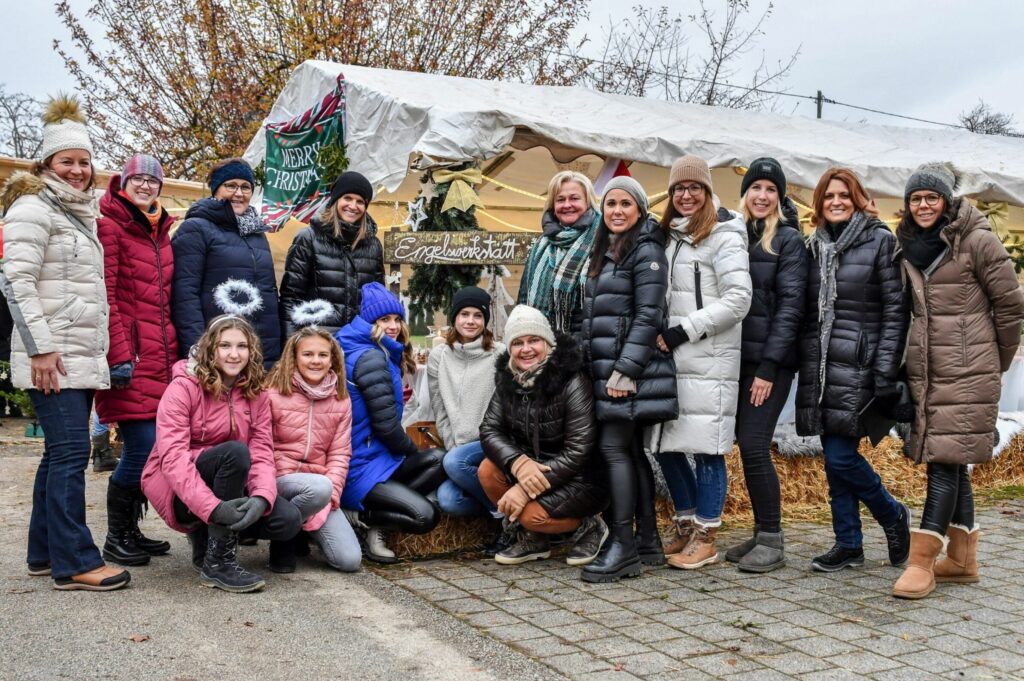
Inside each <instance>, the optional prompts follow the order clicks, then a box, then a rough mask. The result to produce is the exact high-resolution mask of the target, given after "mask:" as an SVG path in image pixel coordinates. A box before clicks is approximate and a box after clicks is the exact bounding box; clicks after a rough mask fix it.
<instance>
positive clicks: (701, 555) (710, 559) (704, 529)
mask: <svg viewBox="0 0 1024 681" xmlns="http://www.w3.org/2000/svg"><path fill="white" fill-rule="evenodd" d="M716 534H718V527H717V526H716V527H708V526H707V525H703V524H701V523H699V522H697V521H694V522H693V538H692V539H690V543H689V544H687V545H686V547H685V548H684V549H683V550H682V551H680V552H679V553H677V554H675V555H673V556H669V557H668V564H669V565H671V566H672V567H674V568H680V569H682V570H696V569H697V568H699V567H704V566H705V565H710V564H712V563H715V562H717V561H718V548H717V546H716V545H715V535H716Z"/></svg>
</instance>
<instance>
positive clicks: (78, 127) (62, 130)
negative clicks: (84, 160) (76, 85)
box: [39, 94, 93, 161]
mask: <svg viewBox="0 0 1024 681" xmlns="http://www.w3.org/2000/svg"><path fill="white" fill-rule="evenodd" d="M67 149H84V150H85V151H88V152H89V156H92V155H93V151H92V140H91V139H89V131H88V130H86V128H85V115H84V114H82V107H81V105H79V103H78V99H77V98H76V97H74V96H73V95H64V94H61V95H57V96H56V97H54V98H53V99H51V100H50V101H49V103H47V105H46V111H45V112H43V146H42V148H41V149H40V150H39V158H40V159H42V160H44V161H45V160H46V159H48V158H50V157H51V156H53V155H54V154H56V153H57V152H59V151H66V150H67Z"/></svg>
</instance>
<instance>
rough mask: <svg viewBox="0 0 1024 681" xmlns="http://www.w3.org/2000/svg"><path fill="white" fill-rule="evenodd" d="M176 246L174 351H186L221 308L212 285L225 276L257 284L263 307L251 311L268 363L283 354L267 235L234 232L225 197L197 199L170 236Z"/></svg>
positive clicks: (220, 312)
mask: <svg viewBox="0 0 1024 681" xmlns="http://www.w3.org/2000/svg"><path fill="white" fill-rule="evenodd" d="M171 248H172V249H173V250H174V286H173V291H172V298H171V315H172V317H173V319H174V327H175V330H176V331H177V332H178V354H179V355H181V357H187V356H188V351H189V348H191V347H192V346H193V345H194V344H195V343H196V342H197V341H198V340H199V337H200V336H201V335H203V331H204V330H205V329H206V324H207V322H209V321H210V320H211V319H213V318H214V317H217V316H218V315H221V314H223V313H224V312H223V310H221V309H220V308H218V307H217V305H216V303H214V302H213V290H214V289H215V288H217V286H218V285H220V284H222V283H223V282H225V281H227V280H228V279H242V280H244V281H247V282H249V283H251V284H253V285H254V286H256V288H258V289H259V291H260V295H261V296H262V297H263V305H262V307H261V308H260V309H259V310H258V311H257V312H255V313H253V314H251V315H249V321H250V322H252V323H253V326H254V327H255V328H256V333H257V334H259V337H260V342H261V343H262V345H263V359H264V361H265V363H266V364H267V365H268V366H269V365H270V364H271V363H273V362H275V361H277V359H278V358H279V357H280V356H281V323H280V321H279V318H278V309H277V308H278V303H277V278H276V276H275V275H274V257H273V256H272V255H271V253H270V243H269V242H268V241H267V235H266V234H263V233H260V234H250V235H249V236H242V235H241V234H240V233H239V232H238V222H237V220H236V219H235V213H234V211H232V210H231V204H230V203H229V202H228V201H221V200H218V199H214V198H208V199H202V200H200V201H196V202H195V203H193V204H192V206H191V207H190V208H189V209H188V213H186V214H185V221H184V222H183V223H182V224H181V227H179V228H178V231H177V232H176V233H175V234H174V238H173V239H171Z"/></svg>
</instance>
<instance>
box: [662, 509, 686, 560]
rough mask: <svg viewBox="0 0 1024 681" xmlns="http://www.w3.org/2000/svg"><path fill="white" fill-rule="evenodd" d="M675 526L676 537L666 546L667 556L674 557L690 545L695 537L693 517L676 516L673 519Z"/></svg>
mask: <svg viewBox="0 0 1024 681" xmlns="http://www.w3.org/2000/svg"><path fill="white" fill-rule="evenodd" d="M672 520H673V522H674V524H675V529H676V532H675V536H673V537H672V539H670V540H669V542H668V543H667V544H665V555H666V556H672V555H675V554H677V553H679V552H680V551H682V550H683V549H685V548H686V545H687V544H689V543H690V539H691V538H692V537H693V516H685V517H684V516H678V515H677V516H676V517H675V518H673V519H672Z"/></svg>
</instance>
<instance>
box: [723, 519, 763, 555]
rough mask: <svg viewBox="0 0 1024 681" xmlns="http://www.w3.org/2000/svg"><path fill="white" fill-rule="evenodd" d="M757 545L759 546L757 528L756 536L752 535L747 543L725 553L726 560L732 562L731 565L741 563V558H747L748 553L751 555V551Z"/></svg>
mask: <svg viewBox="0 0 1024 681" xmlns="http://www.w3.org/2000/svg"><path fill="white" fill-rule="evenodd" d="M756 544H757V528H756V527H755V528H754V534H752V535H751V536H750V539H747V540H746V541H745V542H743V543H741V544H737V545H736V546H733V547H732V548H731V549H729V550H728V551H726V552H725V560H726V561H728V562H730V563H738V562H740V558H742V557H743V556H745V555H747V554H748V553H750V551H751V549H753V548H754V546H755V545H756Z"/></svg>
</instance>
